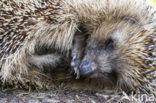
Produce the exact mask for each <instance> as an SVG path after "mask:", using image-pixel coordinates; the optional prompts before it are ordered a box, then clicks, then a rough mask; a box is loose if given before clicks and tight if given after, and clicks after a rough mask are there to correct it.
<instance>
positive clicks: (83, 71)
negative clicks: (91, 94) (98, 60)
mask: <svg viewBox="0 0 156 103" xmlns="http://www.w3.org/2000/svg"><path fill="white" fill-rule="evenodd" d="M96 67H97V66H96V64H95V63H94V62H88V61H82V63H81V64H80V67H79V70H80V75H81V76H90V75H91V74H93V73H94V72H95V71H96V69H97V68H96Z"/></svg>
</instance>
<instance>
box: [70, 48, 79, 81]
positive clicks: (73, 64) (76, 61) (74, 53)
mask: <svg viewBox="0 0 156 103" xmlns="http://www.w3.org/2000/svg"><path fill="white" fill-rule="evenodd" d="M80 62H81V59H80V55H79V53H78V52H77V51H76V50H73V51H72V61H71V67H72V68H73V70H74V73H75V74H76V79H79V78H80V70H79V65H80Z"/></svg>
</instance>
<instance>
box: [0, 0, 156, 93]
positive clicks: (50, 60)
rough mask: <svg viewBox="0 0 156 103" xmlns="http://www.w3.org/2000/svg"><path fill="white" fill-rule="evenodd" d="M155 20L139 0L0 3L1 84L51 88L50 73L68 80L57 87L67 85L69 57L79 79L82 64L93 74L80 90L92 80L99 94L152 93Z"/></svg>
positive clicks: (15, 0) (155, 66) (13, 0)
mask: <svg viewBox="0 0 156 103" xmlns="http://www.w3.org/2000/svg"><path fill="white" fill-rule="evenodd" d="M136 9H137V11H136ZM155 20H156V16H155V13H154V11H153V10H152V9H151V8H148V7H147V6H146V5H145V3H144V1H143V0H133V1H132V0H112V1H111V0H97V1H95V0H7V1H5V0H4V1H2V2H1V3H0V23H1V24H0V33H1V34H2V40H1V51H0V58H1V61H0V65H1V72H0V73H1V78H2V81H4V82H7V83H16V82H20V83H22V84H26V83H27V82H31V83H35V84H37V85H39V86H41V87H43V86H46V85H49V84H50V85H51V81H53V80H51V79H53V78H52V77H51V76H49V75H54V74H55V70H56V71H63V73H65V74H67V75H65V77H63V79H62V81H63V80H67V79H71V78H73V76H69V75H71V74H70V73H69V71H68V69H69V70H71V66H70V61H71V57H70V56H69V55H70V51H72V52H74V53H73V55H72V61H71V62H72V63H71V64H72V66H73V68H74V70H75V72H76V73H77V75H78V77H79V75H80V78H81V76H82V77H83V75H85V74H86V73H88V71H90V69H88V68H86V67H87V66H86V65H85V64H91V65H92V66H93V67H94V70H95V71H93V73H92V75H91V76H87V77H85V76H84V78H85V80H82V84H83V83H84V82H87V84H89V83H90V80H91V81H93V82H94V83H92V82H91V83H92V84H96V85H98V86H99V87H102V88H107V87H111V88H118V89H124V90H127V89H132V90H136V88H138V89H140V90H142V91H149V90H152V89H154V88H155V87H152V86H154V85H153V84H154V80H155V76H156V73H155V70H156V60H155V59H156V48H155V46H156V21H155ZM81 27H82V28H83V30H82V28H81ZM81 30H82V32H81V33H78V35H80V36H82V37H83V36H84V38H87V39H82V41H83V40H84V42H85V43H86V44H85V45H83V46H82V42H81V40H80V41H79V40H77V39H74V38H77V36H75V35H76V32H77V31H81ZM86 35H87V37H86ZM78 39H79V38H78ZM74 40H75V44H74V45H73V42H74ZM80 42H81V43H80ZM81 46H82V47H83V48H84V49H83V50H80V48H79V47H81ZM73 48H74V49H73ZM112 48H113V49H112ZM75 51H76V52H75ZM90 55H92V56H90ZM93 55H95V56H93ZM75 59H76V60H75ZM86 61H87V62H86ZM90 61H91V62H92V63H90ZM75 64H76V65H75ZM92 66H91V67H89V68H91V69H92V68H93V67H92ZM47 68H48V69H47ZM59 68H61V69H59ZM45 71H48V73H47V72H45ZM86 71H87V72H86ZM44 72H45V73H44ZM68 76H69V77H68ZM58 77H60V75H58ZM67 77H68V78H67ZM49 78H50V79H49ZM86 78H87V79H86ZM99 78H100V79H99ZM82 79H83V78H82ZM73 80H74V81H78V80H75V78H74V79H73ZM45 81H47V82H48V84H47V83H45ZM95 82H97V83H95ZM151 88H152V89H151Z"/></svg>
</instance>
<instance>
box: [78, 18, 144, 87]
mask: <svg viewBox="0 0 156 103" xmlns="http://www.w3.org/2000/svg"><path fill="white" fill-rule="evenodd" d="M141 30H142V26H140V25H139V24H138V23H137V22H136V20H135V19H133V18H129V19H127V18H126V19H123V21H120V22H118V23H114V24H110V25H109V24H105V23H104V24H102V25H101V26H99V27H98V28H97V29H96V30H95V31H93V33H92V35H91V36H90V37H89V38H88V40H87V45H86V47H85V50H84V54H83V58H82V60H81V63H80V65H79V71H80V76H81V77H86V78H103V80H104V82H106V83H107V81H108V82H110V81H111V82H113V83H115V84H116V83H117V82H129V83H131V84H132V85H134V84H133V83H132V82H133V81H135V80H133V78H135V77H134V76H132V74H133V72H134V73H135V72H136V71H137V70H138V65H139V66H140V64H137V63H135V61H137V60H135V58H134V57H133V56H132V55H131V54H133V52H134V51H137V50H136V48H135V47H136V46H137V44H136V45H135V44H133V43H134V42H135V40H132V38H133V37H135V36H137V34H138V32H139V31H141ZM138 39H139V38H138ZM132 44H133V45H132ZM140 46H141V45H140ZM131 58H133V59H131ZM130 69H131V70H130ZM129 73H130V75H128V74H129ZM136 73H137V72H136ZM125 75H127V76H125ZM123 76H125V77H123ZM136 76H137V75H136ZM123 79H125V81H123ZM135 79H137V78H135ZM126 80H127V81H126ZM123 84H124V83H123ZM131 84H130V85H131Z"/></svg>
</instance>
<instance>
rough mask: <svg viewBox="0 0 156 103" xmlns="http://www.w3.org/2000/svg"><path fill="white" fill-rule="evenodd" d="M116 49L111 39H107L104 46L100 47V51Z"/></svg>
mask: <svg viewBox="0 0 156 103" xmlns="http://www.w3.org/2000/svg"><path fill="white" fill-rule="evenodd" d="M113 48H114V41H113V40H112V39H111V38H109V39H107V40H106V41H105V42H104V44H103V45H101V46H99V47H98V49H102V50H107V51H109V50H112V49H113Z"/></svg>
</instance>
